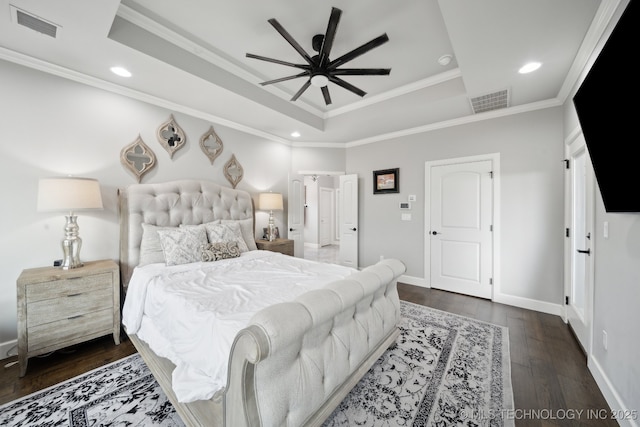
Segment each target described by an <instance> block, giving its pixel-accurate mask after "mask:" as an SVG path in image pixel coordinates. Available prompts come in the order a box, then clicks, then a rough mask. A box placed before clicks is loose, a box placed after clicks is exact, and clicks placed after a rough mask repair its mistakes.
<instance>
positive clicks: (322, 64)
mask: <svg viewBox="0 0 640 427" xmlns="http://www.w3.org/2000/svg"><path fill="white" fill-rule="evenodd" d="M341 15H342V11H341V10H340V9H338V8H335V7H333V8H331V16H330V17H329V24H328V25H327V31H326V32H325V34H316V35H315V36H314V37H313V39H312V41H311V46H312V48H313V50H315V51H316V52H318V54H317V55H314V56H310V55H309V54H308V53H307V52H306V51H305V50H304V49H303V48H302V46H301V45H300V44H299V43H298V42H297V41H296V40H295V39H294V38H293V37H292V36H291V35H290V34H289V33H288V32H287V30H285V29H284V27H283V26H282V25H280V23H279V22H278V21H277V20H276V19H275V18H272V19H269V21H268V22H269V23H270V24H271V25H272V26H273V27H274V28H275V29H276V31H278V32H279V33H280V35H281V36H282V37H284V39H285V40H286V41H287V42H289V44H290V45H291V46H292V47H293V48H294V49H295V50H296V51H297V52H298V53H299V54H300V56H302V58H303V59H304V60H305V62H306V63H305V64H294V63H292V62H287V61H281V60H279V59H273V58H267V57H265V56H260V55H254V54H252V53H247V58H253V59H259V60H261V61H266V62H272V63H274V64H280V65H286V66H289V67H295V68H298V69H301V70H303V71H302V72H300V73H298V74H295V75H292V76H287V77H281V78H279V79H274V80H269V81H266V82H262V83H260V84H261V85H262V86H264V85H269V84H274V83H280V82H284V81H287V80H293V79H297V78H299V77H307V78H308V79H307V81H306V82H305V83H304V84H303V85H302V87H301V88H300V89H299V90H298V92H296V94H295V95H293V97H292V98H291V101H295V100H297V99H298V98H299V97H300V96H301V95H302V94H303V93H304V91H306V90H307V89H308V88H309V86H314V87H319V88H320V89H321V91H322V96H323V97H324V102H325V104H326V105H329V104H331V96H330V94H329V87H328V85H329V82H331V83H334V84H336V85H338V86H340V87H342V88H344V89H346V90H348V91H350V92H353V93H355V94H356V95H358V96H361V97H362V96H365V95H366V92H365V91H363V90H362V89H360V88H357V87H355V86H354V85H352V84H351V83H348V82H347V81H345V80H343V79H342V78H340V77H338V76H386V75H389V73H390V72H391V68H338V67H340V66H341V65H343V64H346V63H347V62H349V61H351V60H353V59H355V58H357V57H358V56H361V55H363V54H365V53H367V52H368V51H370V50H372V49H374V48H376V47H378V46H380V45H382V44H384V43H386V42H388V41H389V37H388V36H387V35H386V34H382V35H381V36H378V37H376V38H375V39H373V40H371V41H369V42H367V43H365V44H363V45H362V46H360V47H357V48H355V49H353V50H351V51H349V52H347V53H345V54H344V55H342V56H340V57H339V58H337V59H334V60H333V61H332V60H330V59H329V55H330V53H331V48H332V47H333V41H334V39H335V35H336V31H337V29H338V22H340V16H341Z"/></svg>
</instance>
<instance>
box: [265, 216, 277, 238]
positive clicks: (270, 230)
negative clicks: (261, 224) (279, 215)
mask: <svg viewBox="0 0 640 427" xmlns="http://www.w3.org/2000/svg"><path fill="white" fill-rule="evenodd" d="M267 233H268V235H267V238H268V239H269V241H270V242H273V241H274V240H275V238H276V226H275V224H274V222H273V211H270V212H269V228H268V231H267Z"/></svg>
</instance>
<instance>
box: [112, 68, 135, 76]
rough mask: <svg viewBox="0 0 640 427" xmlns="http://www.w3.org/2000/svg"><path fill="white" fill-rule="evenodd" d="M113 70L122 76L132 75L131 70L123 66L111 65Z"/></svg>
mask: <svg viewBox="0 0 640 427" xmlns="http://www.w3.org/2000/svg"><path fill="white" fill-rule="evenodd" d="M111 72H112V73H113V74H117V75H118V76H120V77H131V72H130V71H129V70H127V69H126V68H123V67H111Z"/></svg>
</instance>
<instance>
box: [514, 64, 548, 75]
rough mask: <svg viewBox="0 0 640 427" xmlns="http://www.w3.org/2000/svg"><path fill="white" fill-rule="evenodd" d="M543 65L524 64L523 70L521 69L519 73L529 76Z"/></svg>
mask: <svg viewBox="0 0 640 427" xmlns="http://www.w3.org/2000/svg"><path fill="white" fill-rule="evenodd" d="M541 65H542V64H541V63H539V62H529V63H527V64H524V65H523V66H522V68H520V69H519V70H518V72H519V73H520V74H527V73H530V72H532V71H535V70H537V69H538V68H540V66H541Z"/></svg>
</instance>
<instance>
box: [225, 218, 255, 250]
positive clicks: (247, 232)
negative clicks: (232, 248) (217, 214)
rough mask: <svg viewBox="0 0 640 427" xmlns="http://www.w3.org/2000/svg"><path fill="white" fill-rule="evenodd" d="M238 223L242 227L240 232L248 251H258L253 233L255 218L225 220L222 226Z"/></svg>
mask: <svg viewBox="0 0 640 427" xmlns="http://www.w3.org/2000/svg"><path fill="white" fill-rule="evenodd" d="M232 222H236V223H238V224H239V225H240V232H241V234H242V238H243V239H244V242H245V243H246V244H247V249H248V250H250V251H255V250H258V247H257V246H256V237H255V234H254V231H253V218H247V219H223V220H222V222H221V223H222V224H230V223H232Z"/></svg>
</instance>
